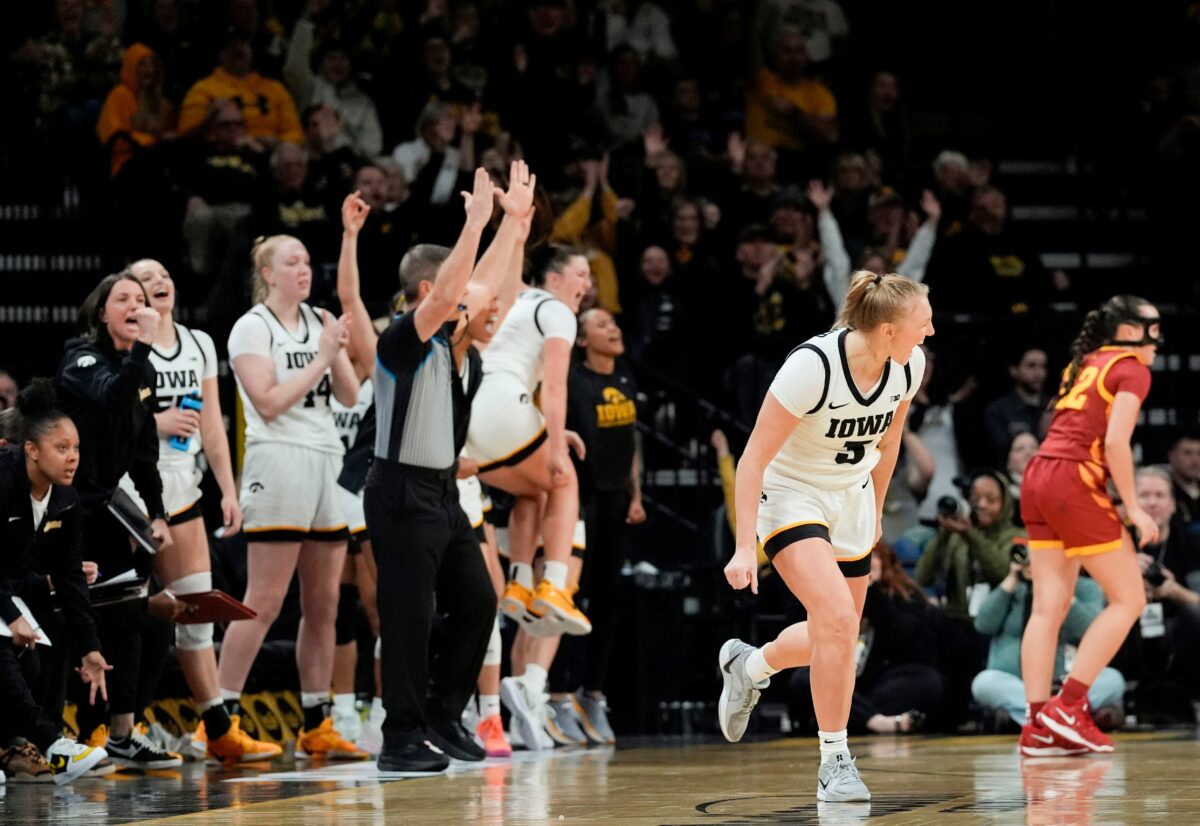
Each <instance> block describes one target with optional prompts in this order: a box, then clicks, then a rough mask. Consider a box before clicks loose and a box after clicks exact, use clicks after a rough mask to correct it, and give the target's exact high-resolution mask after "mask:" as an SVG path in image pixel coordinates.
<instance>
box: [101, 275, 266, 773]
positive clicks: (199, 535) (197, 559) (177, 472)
mask: <svg viewBox="0 0 1200 826" xmlns="http://www.w3.org/2000/svg"><path fill="white" fill-rule="evenodd" d="M128 272H129V274H130V275H132V276H133V277H134V278H136V279H137V280H138V281H140V282H141V283H142V286H143V287H144V288H145V290H146V294H147V295H148V296H149V297H150V306H151V307H152V308H154V309H155V310H157V311H158V312H159V314H160V315H161V316H162V320H163V323H161V324H159V325H158V333H157V334H156V335H155V339H154V344H153V346H152V347H151V350H150V362H151V363H152V364H153V365H154V371H155V373H156V374H157V379H158V385H157V388H156V390H155V397H156V399H157V401H158V408H159V412H158V413H157V414H155V417H154V418H155V422H156V425H157V427H158V435H159V449H158V473H159V476H161V477H162V481H163V504H164V505H165V506H166V510H167V514H168V516H169V519H168V525H169V526H170V531H171V539H172V541H173V543H174V544H173V545H172V547H171V548H170V549H169V550H167V551H166V552H164V553H160V554H156V555H155V557H154V567H155V570H156V573H157V574H158V578H159V581H161V582H162V583H163V587H164V589H165V590H166V591H168V592H169V593H172V594H196V593H204V592H206V591H211V590H212V562H211V559H210V557H209V553H208V537H207V536H205V532H204V520H203V519H202V518H201V513H200V479H201V477H202V475H203V474H202V473H201V471H200V468H199V466H198V464H197V460H198V457H199V455H200V451H201V450H202V449H203V451H204V457H205V459H207V460H208V465H209V467H211V468H212V471H213V475H214V476H215V477H216V480H217V485H218V486H219V487H220V489H221V514H222V516H223V521H224V529H225V533H226V534H232V533H236V532H237V531H238V530H240V529H241V525H242V509H241V507H240V506H239V505H238V496H237V487H236V485H235V484H234V481H233V464H232V462H231V461H230V458H229V443H228V441H227V440H226V436H225V423H224V421H223V419H222V418H221V399H220V396H219V393H218V390H217V351H216V348H215V347H214V346H213V340H212V338H210V337H209V335H208V333H205V332H203V331H201V330H191V329H189V328H187V327H184V326H183V325H182V324H178V323H176V322H175V319H174V312H175V283H174V282H173V281H172V280H171V275H170V273H168V272H167V270H166V268H165V267H163V265H162V264H160V263H159V262H158V261H155V260H153V259H149V258H146V259H142V260H141V261H135V262H134V263H132V264H130V265H129V267H128ZM187 396H191V397H193V398H195V399H198V400H199V401H200V402H201V403H202V404H203V407H201V409H200V410H199V412H197V411H195V410H185V409H183V408H182V407H180V400H181V399H183V398H184V397H187ZM121 487H122V488H123V489H124V490H125V491H126V492H127V493H129V494H130V496H131V497H133V498H134V499H135V501H137V502H139V504H140V502H141V500H140V499H139V498H137V492H136V490H135V489H134V485H133V482H132V481H131V480H130V478H129V476H128V475H126V476H124V477H122V479H121ZM175 648H176V650H177V651H178V652H179V665H180V668H181V669H182V670H183V675H184V678H185V679H186V680H187V683H188V687H189V688H190V689H191V691H192V697H193V699H194V700H195V702H196V708H197V709H198V710H199V711H200V714H201V717H202V718H203V721H204V722H203V723H202V727H201V729H200V730H199V731H198V732H197V734H196V737H195V739H192V738H188V739H186V740H185V741H184V742H183V744H182V746H181V749H182V751H183V752H184V756H187V757H191V758H195V759H204V757H205V755H206V753H207V754H208V755H210V756H212V757H216V758H219V759H221V760H225V761H227V762H231V763H237V762H248V761H252V760H268V759H271V758H274V757H278V756H279V754H280V752H281V750H280V748H279V746H277V745H275V744H273V743H261V742H258V741H255V740H254V739H253V738H251V737H250V736H249V735H247V734H246V733H245V732H243V731H242V730H241V726H240V721H239V720H238V718H237V717H236V716H234V717H232V718H231V717H230V716H229V714H228V713H227V711H226V709H225V706H224V703H223V701H222V698H221V689H220V686H219V685H218V684H217V657H216V654H215V653H214V651H213V626H212V623H187V624H184V623H179V624H176V626H175ZM205 743H207V747H206V746H205Z"/></svg>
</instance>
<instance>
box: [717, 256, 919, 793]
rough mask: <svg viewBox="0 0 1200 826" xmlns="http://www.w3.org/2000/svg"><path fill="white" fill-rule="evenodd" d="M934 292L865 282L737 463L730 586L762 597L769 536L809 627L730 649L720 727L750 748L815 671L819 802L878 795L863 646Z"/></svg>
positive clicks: (855, 285) (792, 369)
mask: <svg viewBox="0 0 1200 826" xmlns="http://www.w3.org/2000/svg"><path fill="white" fill-rule="evenodd" d="M927 291H928V290H927V288H926V287H925V286H924V285H922V284H918V283H917V282H915V281H912V280H910V279H907V278H904V277H903V276H899V275H883V276H880V275H876V274H874V273H871V272H867V271H861V272H858V273H855V275H854V276H853V279H852V281H851V284H850V290H849V292H848V293H847V295H846V298H845V301H844V303H843V304H842V310H841V316H840V319H839V321H838V326H837V327H835V328H834V329H833V330H831V331H830V332H828V333H823V334H821V335H819V336H815V337H814V338H811V339H809V340H808V341H806V342H805V343H804V344H802V345H800V346H799V347H797V348H796V349H795V350H793V351H792V353H791V354H790V355H789V356H788V358H787V360H786V361H785V362H784V365H783V367H781V368H780V370H779V373H778V374H777V375H776V376H775V380H774V381H773V382H772V384H771V388H770V391H769V392H768V393H767V397H766V399H765V400H764V401H763V406H762V409H761V410H760V411H759V414H758V421H757V422H756V423H755V425H754V431H753V433H751V435H750V441H749V442H748V443H747V445H746V450H745V452H744V453H743V454H742V459H741V462H739V464H738V470H737V481H736V493H735V497H736V499H735V502H736V510H737V545H736V550H735V551H734V555H733V559H732V560H730V562H729V564H728V565H727V566H726V567H725V576H726V578H727V579H728V580H729V584H730V585H732V586H733V587H734V588H737V589H741V588H745V587H746V586H747V585H749V586H750V588H751V590H752V591H754V592H755V593H757V592H758V568H757V562H756V561H755V552H756V544H757V543H756V536H755V527H756V526H757V535H758V537H761V540H762V544H763V549H764V550H765V551H766V554H767V556H768V557H769V558H770V559H771V562H772V564H773V565H774V566H775V569H776V570H777V571H778V572H779V574H780V576H782V577H783V581H784V582H785V583H786V584H787V586H788V588H789V589H790V590H791V592H792V593H793V594H794V595H795V596H796V598H797V599H799V600H800V602H801V603H803V604H804V607H805V608H806V609H807V611H808V621H807V622H802V623H798V624H796V625H792V626H790V627H788V628H786V629H784V631H783V632H782V633H781V634H780V635H779V636H778V637H777V638H776V639H775V640H774V641H773V642H769V643H767V644H766V645H765V646H763V647H762V648H754V647H753V646H750V645H748V644H746V643H744V642H742V641H741V640H737V639H732V640H729V641H727V642H726V643H725V644H724V645H723V646H722V647H721V653H720V657H719V659H718V665H719V667H720V669H721V678H722V680H723V682H724V687H723V689H722V691H721V699H720V702H719V707H718V714H719V715H720V723H721V731H722V733H723V734H724V735H725V737H726V739H728V740H729V741H730V742H736V741H737V740H740V739H741V737H742V735H743V734H744V733H745V731H746V724H747V722H748V721H749V718H750V712H751V711H752V710H753V709H754V705H755V703H757V702H758V697H759V692H760V691H761V690H762V689H763V688H765V687H766V686H767V685H768V684H769V682H770V677H771V675H772V674H775V673H776V672H778V671H781V670H783V669H785V668H795V667H797V666H805V665H810V664H811V666H812V693H813V706H814V708H815V710H816V714H817V722H818V724H819V727H820V731H819V736H820V741H821V766H820V769H819V771H818V775H817V799H818V800H820V801H830V802H842V801H846V802H848V801H865V800H870V798H871V793H870V792H869V791H868V790H867V787H866V785H865V784H864V783H863V782H862V778H861V777H860V776H859V773H858V769H857V768H856V767H855V764H854V760H853V758H851V756H850V751H849V747H848V745H847V742H846V724H847V721H848V720H849V714H850V698H851V695H852V694H853V691H854V676H855V663H854V648H855V643H856V641H857V639H858V629H859V623H860V619H861V617H862V609H863V600H864V599H865V597H866V592H867V580H868V574H869V573H870V565H871V550H872V548H874V546H875V543H877V542H878V541H879V536H880V531H881V528H880V525H881V516H882V507H883V499H884V493H885V492H886V491H887V486H888V483H889V482H890V481H891V478H892V472H893V470H894V469H895V467H896V457H897V454H898V452H899V449H900V437H901V434H902V433H903V429H904V418H905V416H907V415H908V406H909V402H910V401H911V399H912V397H913V395H914V394H915V393H916V390H917V387H918V386H919V385H920V384H921V377H922V375H923V373H924V369H925V359H924V354H923V352H922V351H921V350H920V347H919V345H920V344H921V342H923V341H924V340H925V337H926V336H931V335H933V314H932V311H931V310H930V308H929V299H928V297H927V295H926V294H927Z"/></svg>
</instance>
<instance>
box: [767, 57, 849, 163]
mask: <svg viewBox="0 0 1200 826" xmlns="http://www.w3.org/2000/svg"><path fill="white" fill-rule="evenodd" d="M773 96H774V97H782V98H787V100H789V101H790V102H791V103H792V105H793V106H795V107H796V108H797V109H799V110H800V111H801V112H804V113H806V114H809V115H813V116H817V117H830V118H832V117H836V116H837V101H836V100H834V97H833V92H831V91H829V88H828V87H826V86H825V84H824V83H821V82H820V81H819V80H803V81H801V82H800V83H785V82H784V81H783V80H782V79H781V78H780V77H779V75H777V74H775V73H774V72H772V71H771V70H770V69H760V70H759V72H758V77H757V78H755V83H754V87H753V89H752V90H751V92H750V95H749V99H748V100H747V101H746V137H747V138H750V139H751V140H756V141H759V142H760V143H765V144H766V145H767V146H774V147H777V148H781V149H804V148H805V147H806V142H805V140H804V136H803V135H802V134H801V132H800V127H799V125H797V124H796V123H795V121H794V120H791V119H789V118H786V117H781V116H780V115H777V114H775V112H774V111H772V110H771V109H770V108H769V107H768V106H767V98H769V97H773Z"/></svg>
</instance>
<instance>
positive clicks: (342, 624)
mask: <svg viewBox="0 0 1200 826" xmlns="http://www.w3.org/2000/svg"><path fill="white" fill-rule="evenodd" d="M357 619H358V589H357V588H355V587H354V586H353V585H346V584H342V585H341V586H339V587H338V610H337V620H336V621H335V623H334V634H335V635H336V639H337V644H338V645H346V644H347V643H351V642H354V640H355V638H356V636H357V634H356V633H355V631H356V629H357V626H358V623H357Z"/></svg>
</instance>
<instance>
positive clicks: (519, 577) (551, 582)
mask: <svg viewBox="0 0 1200 826" xmlns="http://www.w3.org/2000/svg"><path fill="white" fill-rule="evenodd" d="M539 253H540V255H539V258H538V260H536V261H535V262H534V263H533V270H532V274H533V286H532V288H530V289H528V290H525V291H524V292H523V293H521V295H520V296H519V297H518V298H517V301H516V303H515V304H514V305H513V308H512V309H511V310H510V311H509V313H508V315H507V316H505V318H504V321H503V322H502V323H501V325H500V329H499V330H498V331H497V332H496V335H495V336H494V337H493V339H492V342H491V343H490V344H489V345H488V348H487V351H486V352H485V353H484V360H483V374H484V375H483V385H482V386H481V387H480V388H479V394H478V395H477V396H476V399H475V405H474V409H473V415H472V417H471V428H470V431H469V433H468V437H467V453H468V455H470V456H471V458H473V459H475V460H476V461H477V462H479V475H480V478H481V479H482V480H483V481H484V482H486V483H487V484H488V485H491V486H494V487H498V488H500V489H502V490H506V491H508V492H509V493H512V494H513V495H515V496H516V497H517V502H516V504H515V505H514V507H513V513H512V518H511V519H510V522H509V531H508V535H509V543H510V548H511V550H510V553H511V559H512V568H511V573H510V577H509V579H510V581H509V583H508V585H507V586H506V588H505V591H504V597H503V599H502V600H501V610H503V611H504V612H505V613H506V614H508V615H509V616H511V617H513V618H514V619H522V618H527V617H529V616H531V615H532V616H534V617H544V616H549V617H551V618H552V619H553V620H555V621H557V622H558V623H559V624H560V625H561V626H562V630H563V631H565V632H566V633H569V634H576V635H582V634H587V633H588V632H590V631H591V623H589V622H588V619H587V617H585V616H584V615H583V612H581V611H580V610H579V609H578V608H576V607H575V603H574V601H573V599H572V597H571V594H570V592H569V590H568V582H567V580H568V560H569V559H570V556H571V539H572V537H573V535H574V533H575V523H576V522H577V521H578V518H579V482H578V480H577V479H576V478H575V469H574V467H573V466H572V464H571V459H570V457H569V456H568V455H567V434H566V416H567V412H566V402H567V371H568V369H569V368H570V361H571V348H572V347H573V346H574V343H575V335H576V329H577V324H576V321H575V315H576V313H577V312H578V310H579V303H580V301H582V300H583V296H584V294H585V293H586V292H587V290H588V289H589V287H590V286H591V274H590V271H589V269H588V263H587V259H586V258H584V256H583V255H582V254H581V253H579V252H578V251H577V250H573V249H570V248H567V247H560V246H554V245H551V246H549V247H546V248H543V249H542V250H540V251H539ZM539 384H540V385H541V390H540V407H541V409H540V410H539V408H538V405H537V404H536V403H535V400H534V396H535V393H536V392H537V391H538V386H539ZM539 528H540V531H541V534H542V537H543V539H544V541H545V551H546V564H545V569H544V571H545V573H544V576H543V578H542V580H541V582H539V583H537V587H536V589H535V587H534V582H533V568H532V563H533V556H534V551H535V546H536V539H537V536H538V532H539Z"/></svg>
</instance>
